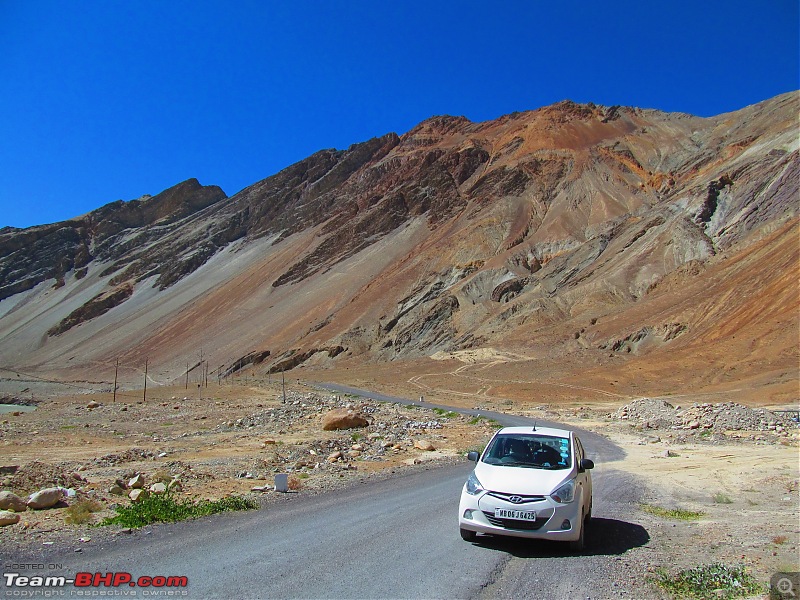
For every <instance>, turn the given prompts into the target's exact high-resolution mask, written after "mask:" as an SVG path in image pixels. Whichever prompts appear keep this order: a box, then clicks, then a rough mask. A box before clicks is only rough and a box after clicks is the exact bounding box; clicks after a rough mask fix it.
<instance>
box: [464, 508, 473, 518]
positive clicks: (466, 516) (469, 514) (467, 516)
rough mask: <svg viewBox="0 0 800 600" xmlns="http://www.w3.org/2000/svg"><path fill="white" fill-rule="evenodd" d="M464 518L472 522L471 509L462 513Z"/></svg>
mask: <svg viewBox="0 0 800 600" xmlns="http://www.w3.org/2000/svg"><path fill="white" fill-rule="evenodd" d="M464 518H465V519H469V520H470V521H471V520H472V509H470V508H468V509H467V510H465V511H464Z"/></svg>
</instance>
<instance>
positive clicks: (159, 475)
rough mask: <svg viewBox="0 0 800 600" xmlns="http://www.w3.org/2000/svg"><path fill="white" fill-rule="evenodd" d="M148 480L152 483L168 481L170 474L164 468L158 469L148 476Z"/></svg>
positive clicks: (170, 479)
mask: <svg viewBox="0 0 800 600" xmlns="http://www.w3.org/2000/svg"><path fill="white" fill-rule="evenodd" d="M150 481H151V482H152V483H169V482H170V481H172V476H171V475H170V474H169V473H167V472H166V471H165V470H164V469H158V470H157V471H156V472H155V473H153V474H152V475H151V476H150Z"/></svg>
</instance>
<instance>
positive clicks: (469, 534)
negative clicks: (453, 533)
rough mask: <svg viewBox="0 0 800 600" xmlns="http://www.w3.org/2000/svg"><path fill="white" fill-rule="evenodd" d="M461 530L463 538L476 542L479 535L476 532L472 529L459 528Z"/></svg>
mask: <svg viewBox="0 0 800 600" xmlns="http://www.w3.org/2000/svg"><path fill="white" fill-rule="evenodd" d="M459 531H460V532H461V539H462V540H464V541H465V542H474V541H475V539H476V538H477V537H478V534H477V533H476V532H474V531H470V530H469V529H464V528H459Z"/></svg>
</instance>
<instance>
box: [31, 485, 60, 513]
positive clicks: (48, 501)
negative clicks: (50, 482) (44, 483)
mask: <svg viewBox="0 0 800 600" xmlns="http://www.w3.org/2000/svg"><path fill="white" fill-rule="evenodd" d="M62 498H64V490H63V489H62V488H60V487H53V488H45V489H43V490H39V491H38V492H36V493H34V494H31V495H30V497H29V498H28V503H27V504H28V508H32V509H34V510H42V509H45V508H51V507H53V506H55V505H56V504H58V503H59V502H61V500H62Z"/></svg>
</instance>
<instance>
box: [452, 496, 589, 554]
mask: <svg viewBox="0 0 800 600" xmlns="http://www.w3.org/2000/svg"><path fill="white" fill-rule="evenodd" d="M498 496H500V495H498ZM498 496H495V495H493V493H492V492H486V491H484V492H481V493H480V494H479V495H477V496H472V495H470V494H468V493H467V492H466V491H462V493H461V502H460V503H459V507H458V525H459V527H460V528H461V529H466V530H467V531H475V532H478V533H486V534H490V535H507V536H512V537H520V538H528V539H540V540H555V541H564V542H571V541H575V540H577V539H578V538H579V537H580V533H581V527H582V526H583V523H582V522H581V521H582V518H581V517H582V514H581V505H582V502H581V498H579V497H577V496H576V498H575V499H574V500H573V501H572V502H568V503H566V504H560V503H558V502H556V501H555V500H553V499H552V498H550V497H549V496H542V497H539V498H535V499H532V500H530V501H526V502H524V503H521V504H515V503H512V502H509V501H507V500H504V499H503V498H500V497H498ZM496 508H505V509H510V510H526V511H529V510H534V511H536V521H514V520H510V519H498V518H495V516H494V515H495V509H496Z"/></svg>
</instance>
